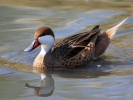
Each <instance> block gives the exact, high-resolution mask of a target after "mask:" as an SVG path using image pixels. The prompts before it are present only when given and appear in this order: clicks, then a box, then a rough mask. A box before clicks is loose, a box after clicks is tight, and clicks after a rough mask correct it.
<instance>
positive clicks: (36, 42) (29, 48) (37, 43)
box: [24, 40, 40, 52]
mask: <svg viewBox="0 0 133 100" xmlns="http://www.w3.org/2000/svg"><path fill="white" fill-rule="evenodd" d="M39 45H40V43H39V41H38V40H34V41H33V42H32V44H31V45H30V46H29V47H28V48H26V49H25V50H24V51H26V52H30V51H32V50H34V49H35V48H36V47H38V46H39Z"/></svg>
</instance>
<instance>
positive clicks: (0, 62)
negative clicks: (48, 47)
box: [0, 0, 133, 100]
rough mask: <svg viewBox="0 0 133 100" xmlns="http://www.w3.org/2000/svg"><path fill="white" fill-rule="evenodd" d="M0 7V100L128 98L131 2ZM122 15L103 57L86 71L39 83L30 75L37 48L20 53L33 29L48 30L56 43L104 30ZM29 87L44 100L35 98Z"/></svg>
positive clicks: (70, 0) (85, 0)
mask: <svg viewBox="0 0 133 100" xmlns="http://www.w3.org/2000/svg"><path fill="white" fill-rule="evenodd" d="M0 4H1V5H0V9H1V10H0V100H35V99H38V100H43V99H45V100H81V99H83V100H132V98H133V85H132V84H133V80H132V79H133V63H132V61H133V60H132V59H133V52H132V51H133V39H132V37H133V11H132V9H133V1H132V0H102V1H98V0H95V1H92V0H66V1H62V0H50V1H49V0H45V1H42V0H37V1H31V0H23V1H19V2H17V1H16V0H12V1H10V0H0ZM126 17H128V20H127V21H126V23H125V24H124V25H123V26H122V27H121V28H120V29H119V30H118V32H117V34H116V36H115V38H114V39H113V40H112V42H111V44H110V46H109V47H108V49H107V51H106V52H105V53H104V55H103V56H101V57H100V58H99V59H98V60H96V61H93V62H91V63H90V64H89V66H88V67H87V68H81V69H73V70H56V71H51V72H45V75H46V78H44V79H42V80H41V77H40V74H39V73H38V71H37V70H34V72H36V73H33V70H32V63H33V60H34V58H35V57H36V55H37V54H38V52H39V50H40V49H39V48H38V49H36V50H35V51H33V52H31V53H24V51H23V50H24V49H25V48H26V47H27V46H29V44H30V43H31V42H32V40H33V34H34V32H35V30H36V29H37V28H38V27H41V26H49V27H51V28H52V29H53V31H54V32H55V36H56V41H58V40H60V39H62V38H64V37H66V36H69V35H72V34H76V33H79V32H83V31H87V30H90V29H91V28H92V27H94V26H95V25H97V24H100V25H101V26H100V27H101V29H102V31H105V30H106V29H109V28H111V27H113V26H114V25H116V24H117V23H118V22H120V21H121V20H123V19H125V18H126ZM97 65H101V66H100V67H98V66H97ZM25 85H26V87H27V88H26V87H25ZM35 87H36V91H37V89H40V92H39V93H44V95H43V96H45V97H39V96H37V95H36V94H35V93H36V91H35V89H34V88H35Z"/></svg>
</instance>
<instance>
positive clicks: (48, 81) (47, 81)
mask: <svg viewBox="0 0 133 100" xmlns="http://www.w3.org/2000/svg"><path fill="white" fill-rule="evenodd" d="M33 72H34V73H39V74H40V76H41V81H40V86H32V85H30V84H29V83H25V87H27V88H33V89H34V90H35V91H34V93H35V95H36V96H41V97H47V96H50V95H52V93H53V91H54V80H53V78H52V75H51V73H50V71H46V70H44V69H38V68H34V69H33Z"/></svg>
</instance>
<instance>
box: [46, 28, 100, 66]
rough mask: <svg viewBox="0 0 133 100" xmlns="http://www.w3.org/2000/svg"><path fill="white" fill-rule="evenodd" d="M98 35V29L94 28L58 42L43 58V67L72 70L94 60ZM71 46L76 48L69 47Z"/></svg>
mask: <svg viewBox="0 0 133 100" xmlns="http://www.w3.org/2000/svg"><path fill="white" fill-rule="evenodd" d="M98 35H100V29H99V26H96V27H94V28H93V29H92V30H91V31H90V32H84V33H79V34H76V35H73V36H70V37H67V38H65V39H63V40H61V41H59V42H58V43H56V44H55V45H54V46H53V48H52V50H51V53H50V54H49V55H46V57H44V63H45V66H48V67H47V68H51V67H52V68H74V67H78V66H81V65H83V64H85V63H86V62H88V61H89V60H91V59H94V58H95V54H94V53H95V42H96V40H97V37H98ZM71 45H72V46H73V45H75V46H76V47H71ZM47 56H49V57H51V58H49V57H47ZM48 58H49V59H51V60H49V59H48Z"/></svg>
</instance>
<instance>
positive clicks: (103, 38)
mask: <svg viewBox="0 0 133 100" xmlns="http://www.w3.org/2000/svg"><path fill="white" fill-rule="evenodd" d="M125 21H126V19H125V20H123V21H122V22H120V23H119V24H118V25H116V26H115V27H113V28H111V29H108V30H107V31H105V32H103V33H101V32H100V31H101V29H99V25H97V26H95V27H94V28H93V29H92V30H91V31H89V32H83V33H79V34H76V35H72V36H69V37H67V38H65V39H63V40H61V41H59V42H57V43H55V44H54V41H55V36H54V33H53V31H52V30H51V29H50V28H49V27H40V28H38V29H37V31H36V32H35V35H34V41H33V42H32V44H31V45H30V46H29V47H28V48H26V49H25V50H24V51H27V52H29V51H32V50H34V49H35V48H36V47H38V46H39V45H41V51H40V53H39V54H38V55H37V57H36V58H35V60H34V63H33V67H35V68H46V69H52V68H75V67H78V66H81V65H84V64H85V63H88V62H89V61H90V60H93V59H95V58H97V57H98V56H100V55H102V54H103V53H104V52H105V50H106V49H107V47H108V45H109V43H110V40H111V39H112V37H113V36H114V34H115V33H116V31H117V29H118V28H119V27H120V26H121V25H122V24H123V23H124V22H125Z"/></svg>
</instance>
